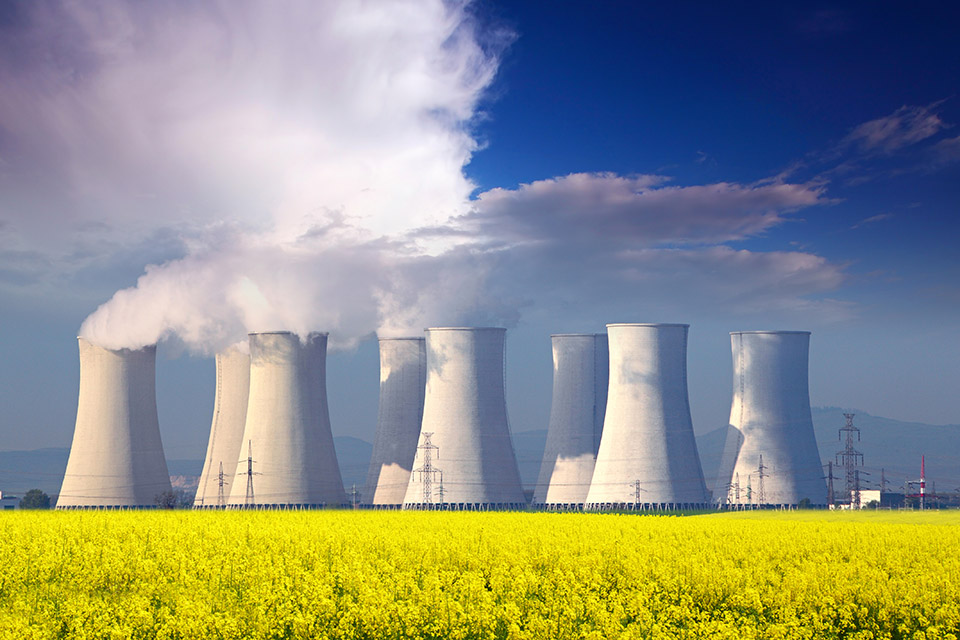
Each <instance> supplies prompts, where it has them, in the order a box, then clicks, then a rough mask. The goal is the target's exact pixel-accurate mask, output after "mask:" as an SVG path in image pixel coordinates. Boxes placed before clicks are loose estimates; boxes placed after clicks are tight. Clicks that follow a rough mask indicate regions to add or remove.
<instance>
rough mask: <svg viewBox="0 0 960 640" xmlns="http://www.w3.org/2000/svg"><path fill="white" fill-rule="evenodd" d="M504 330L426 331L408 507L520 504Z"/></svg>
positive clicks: (406, 499) (506, 506)
mask: <svg viewBox="0 0 960 640" xmlns="http://www.w3.org/2000/svg"><path fill="white" fill-rule="evenodd" d="M505 337H506V329H502V328H496V327H484V328H476V327H473V328H464V327H438V328H432V329H427V330H426V348H427V380H426V391H425V395H424V403H423V421H422V424H421V428H420V438H419V443H418V446H417V454H416V458H415V460H414V468H413V472H412V473H411V476H410V483H409V485H408V487H407V492H406V496H405V497H404V501H403V505H404V508H406V509H437V508H440V509H517V508H523V507H525V506H526V501H525V500H524V496H523V489H522V486H521V484H520V472H519V470H518V468H517V459H516V455H515V454H514V450H513V443H512V441H511V439H510V427H509V425H508V422H507V407H506V398H505V390H504V377H505V376H504V347H505Z"/></svg>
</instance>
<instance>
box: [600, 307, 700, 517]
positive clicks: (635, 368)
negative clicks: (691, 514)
mask: <svg viewBox="0 0 960 640" xmlns="http://www.w3.org/2000/svg"><path fill="white" fill-rule="evenodd" d="M688 328H689V326H688V325H685V324H609V325H607V334H608V336H609V341H610V387H609V392H608V396H607V411H606V415H605V417H604V422H603V436H602V437H601V439H600V450H599V451H598V453H597V463H596V467H595V468H594V471H593V479H592V481H591V483H590V491H589V492H588V494H587V508H590V509H635V508H643V507H646V506H648V505H649V506H651V507H655V508H656V507H663V508H691V507H704V506H706V505H707V503H708V502H709V498H708V496H707V490H706V486H705V485H704V481H703V471H702V470H701V467H700V457H699V455H698V454H697V445H696V441H695V439H694V435H693V423H692V421H691V418H690V403H689V400H688V397H687V329H688Z"/></svg>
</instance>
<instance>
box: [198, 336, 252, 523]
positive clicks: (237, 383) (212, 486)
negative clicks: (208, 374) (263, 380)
mask: <svg viewBox="0 0 960 640" xmlns="http://www.w3.org/2000/svg"><path fill="white" fill-rule="evenodd" d="M216 360H217V391H216V396H215V397H214V401H213V422H212V424H211V425H210V441H209V443H208V444H207V457H206V459H205V460H204V462H203V473H201V474H200V486H199V487H198V488H197V496H196V499H195V500H194V506H195V507H203V508H221V507H224V506H226V500H227V499H228V498H229V497H230V491H231V488H232V487H233V485H234V483H236V482H237V479H236V473H237V462H238V460H240V457H241V456H242V455H243V454H245V453H246V451H245V450H244V451H241V449H243V446H242V440H243V428H244V425H245V423H246V419H247V399H248V394H249V393H250V356H249V355H247V354H246V353H244V352H242V351H240V350H239V349H236V348H230V349H227V350H226V351H222V352H220V353H218V354H217V358H216ZM221 472H222V473H223V476H222V478H223V486H222V487H221V475H220V474H221ZM244 481H245V480H244Z"/></svg>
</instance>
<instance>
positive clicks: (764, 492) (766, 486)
mask: <svg viewBox="0 0 960 640" xmlns="http://www.w3.org/2000/svg"><path fill="white" fill-rule="evenodd" d="M730 341H731V347H732V350H733V403H732V405H731V408H730V428H729V430H728V432H727V443H726V446H725V447H724V454H723V461H722V462H721V466H720V474H719V475H718V479H717V480H718V481H717V484H716V486H715V487H714V494H715V495H716V496H717V497H718V498H719V499H720V501H721V502H724V501H725V502H726V503H727V504H735V505H748V504H753V505H795V504H797V503H798V502H800V501H801V500H802V499H804V498H808V499H809V500H810V502H811V503H812V504H815V505H823V504H826V501H827V487H826V484H825V483H824V479H823V468H822V467H821V463H820V454H819V452H818V451H817V441H816V439H815V437H814V433H813V420H812V418H811V416H810V391H809V388H808V386H807V385H808V382H807V366H808V355H809V349H810V333H809V332H808V331H737V332H734V333H731V334H730ZM761 459H762V467H761Z"/></svg>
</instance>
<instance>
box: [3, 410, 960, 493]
mask: <svg viewBox="0 0 960 640" xmlns="http://www.w3.org/2000/svg"><path fill="white" fill-rule="evenodd" d="M845 411H848V412H851V413H855V414H856V417H855V418H854V425H855V426H857V427H859V428H860V430H861V440H860V441H859V442H856V443H855V446H856V447H857V449H859V450H860V451H861V452H862V453H863V454H864V459H865V463H866V464H865V466H864V467H863V469H864V471H865V472H866V473H868V474H870V475H864V476H863V478H864V483H865V485H867V486H869V485H879V482H880V470H881V469H885V471H886V476H887V479H888V480H889V482H890V483H889V485H888V489H889V490H891V491H898V490H900V489H901V487H902V485H903V482H904V480H905V479H911V480H912V479H916V478H919V476H920V456H921V455H923V454H925V455H926V463H927V464H926V467H927V478H928V480H929V482H930V484H931V488H933V487H936V488H938V489H939V490H940V491H941V492H947V491H955V490H956V489H957V487H958V486H960V425H955V424H953V425H930V424H924V423H920V422H904V421H900V420H893V419H890V418H883V417H880V416H873V415H870V414H868V413H866V412H862V411H856V410H846V409H840V408H837V407H817V408H814V409H813V410H812V412H813V426H814V432H815V433H816V437H817V446H818V448H819V450H820V458H821V460H822V461H823V463H824V465H826V463H827V462H829V461H833V460H834V459H835V454H836V452H837V451H839V450H840V449H842V448H843V444H844V443H842V442H840V441H839V440H838V437H837V436H838V434H837V430H838V429H839V428H840V427H842V426H843V425H844V417H843V413H844V412H845ZM726 431H727V427H726V426H723V427H720V428H718V429H714V430H712V431H709V432H707V433H704V434H702V435H699V436H697V448H698V450H699V453H700V463H701V465H702V467H703V473H704V477H705V479H706V481H707V486H708V488H712V487H713V485H714V483H715V476H716V472H717V468H718V467H719V465H720V456H721V454H722V451H723V445H724V442H725V440H726ZM546 439H547V431H546V429H536V430H531V431H520V432H516V433H514V434H513V444H514V450H515V452H516V456H517V464H518V465H519V467H520V477H521V480H522V481H523V484H524V487H525V488H527V489H531V488H533V486H534V485H535V484H536V482H537V475H538V473H539V470H540V462H541V459H542V458H543V450H544V446H545V444H546ZM333 440H334V446H335V447H336V449H337V459H338V461H339V465H340V473H341V476H342V477H343V485H344V488H345V489H346V491H347V492H348V495H349V493H350V491H351V488H352V487H353V486H354V485H356V487H357V490H358V491H359V490H362V489H363V485H364V483H365V482H366V476H367V468H368V466H369V464H370V456H371V454H372V452H373V445H372V444H370V443H369V442H366V441H365V440H361V439H359V438H354V437H351V436H336V437H334V439H333ZM69 453H70V450H69V449H65V448H47V449H35V450H32V451H0V490H2V491H4V492H8V493H12V494H15V495H22V494H23V493H24V492H25V491H27V490H29V489H33V488H40V489H42V490H43V491H45V492H47V493H48V494H50V495H55V494H56V493H57V492H59V490H60V483H61V481H62V480H63V473H64V471H65V470H66V467H67V457H68V456H69ZM167 467H168V469H169V472H170V475H171V476H174V477H178V480H177V483H178V484H179V485H180V486H184V487H185V486H189V485H190V479H195V478H197V477H198V476H199V475H200V473H201V471H202V469H203V460H168V461H167ZM824 473H826V471H824ZM841 475H842V474H841V471H840V470H839V469H837V468H836V467H835V468H834V476H835V477H839V476H841ZM841 485H842V480H837V481H836V482H835V486H836V487H837V488H838V489H839V488H840V486H841Z"/></svg>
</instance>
